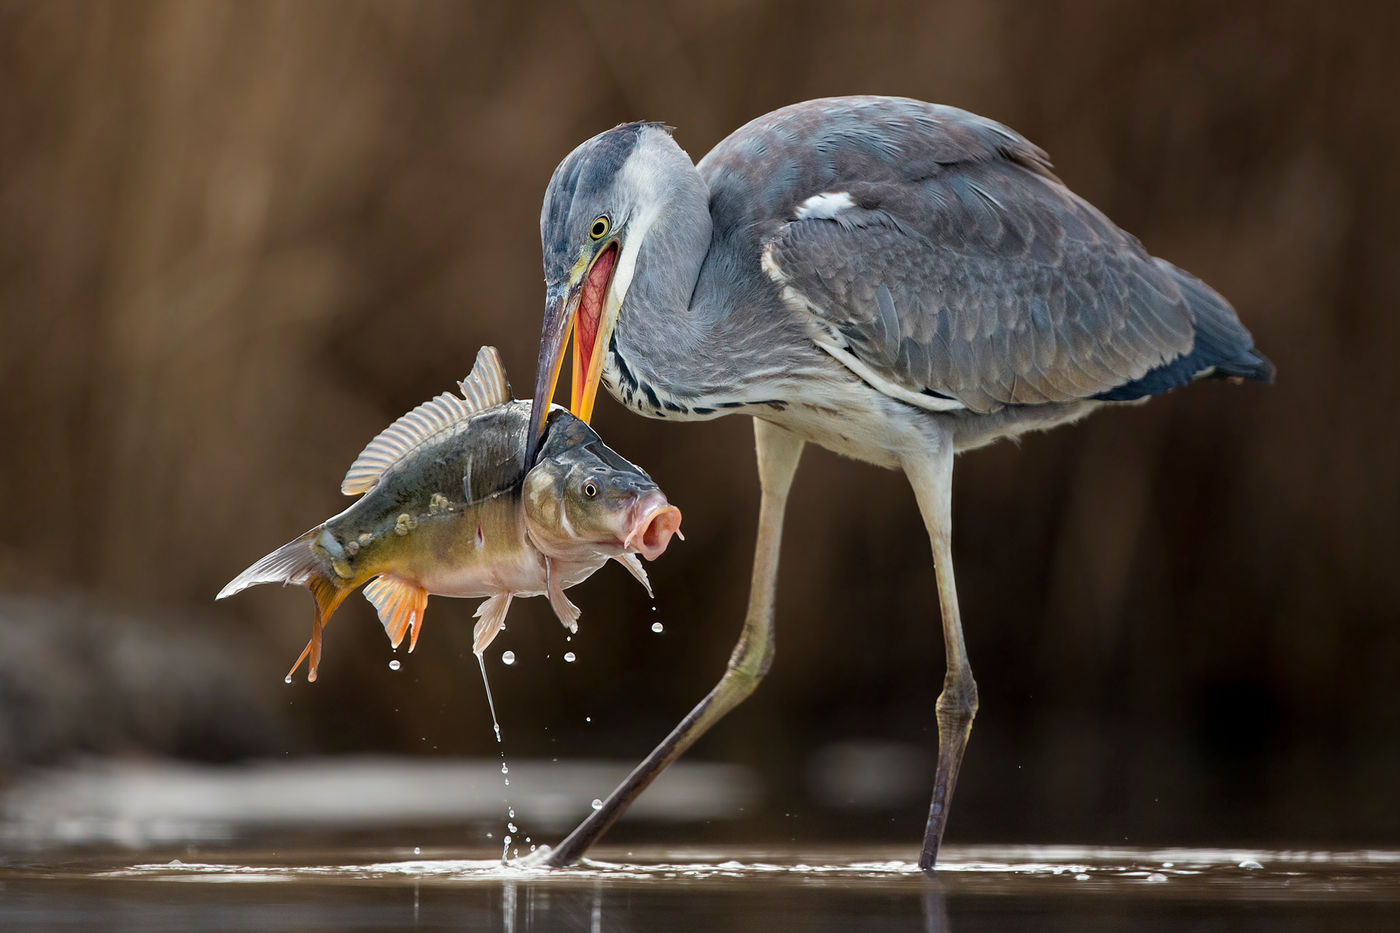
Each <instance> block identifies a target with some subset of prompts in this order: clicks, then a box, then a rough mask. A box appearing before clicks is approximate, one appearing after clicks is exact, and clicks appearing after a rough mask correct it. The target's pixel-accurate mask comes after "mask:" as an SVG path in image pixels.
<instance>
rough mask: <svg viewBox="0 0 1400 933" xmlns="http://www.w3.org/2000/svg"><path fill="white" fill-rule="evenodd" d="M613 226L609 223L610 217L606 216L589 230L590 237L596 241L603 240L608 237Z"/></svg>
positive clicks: (594, 223) (594, 222)
mask: <svg viewBox="0 0 1400 933" xmlns="http://www.w3.org/2000/svg"><path fill="white" fill-rule="evenodd" d="M610 226H612V225H611V224H610V223H608V216H607V215H606V214H604V215H603V216H601V217H599V218H598V219H597V220H595V221H593V226H592V227H589V228H588V235H589V236H590V237H592V238H593V239H595V240H601V239H602V238H603V237H605V236H607V235H608V228H609V227H610Z"/></svg>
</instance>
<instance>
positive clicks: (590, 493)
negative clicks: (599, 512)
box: [583, 480, 598, 499]
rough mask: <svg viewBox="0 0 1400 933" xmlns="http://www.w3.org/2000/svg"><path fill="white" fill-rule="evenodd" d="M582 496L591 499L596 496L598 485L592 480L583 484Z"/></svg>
mask: <svg viewBox="0 0 1400 933" xmlns="http://www.w3.org/2000/svg"><path fill="white" fill-rule="evenodd" d="M583 494H584V495H585V496H587V497H588V498H590V499H592V498H593V497H594V496H596V495H598V484H597V483H595V482H593V480H589V481H588V482H586V483H584V484H583Z"/></svg>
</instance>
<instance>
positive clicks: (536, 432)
mask: <svg viewBox="0 0 1400 933" xmlns="http://www.w3.org/2000/svg"><path fill="white" fill-rule="evenodd" d="M618 252H619V245H618V243H617V241H615V240H614V241H611V242H609V243H607V244H605V245H604V246H603V248H602V249H599V250H598V251H596V252H595V253H594V254H593V255H592V257H591V259H590V257H587V256H585V257H583V258H581V259H580V260H579V261H578V263H577V264H576V265H575V266H574V269H573V272H572V274H571V275H570V276H569V280H568V282H567V283H562V284H559V285H554V286H551V287H550V289H549V293H548V295H547V297H546V299H545V308H544V327H543V329H542V330H541V332H540V356H539V361H538V363H537V364H536V369H535V398H534V403H533V405H532V406H531V409H530V433H529V437H530V443H529V450H528V452H527V457H526V463H529V464H533V463H534V458H535V453H536V451H537V449H538V447H539V438H540V432H541V429H542V428H543V426H544V420H545V416H546V415H547V414H548V413H549V405H550V402H551V401H552V400H553V398H554V390H555V387H556V386H557V385H558V384H559V371H560V369H561V368H562V367H563V365H564V345H565V344H566V343H568V340H569V336H570V334H572V335H573V338H574V352H573V392H572V395H571V397H570V403H569V410H570V411H571V412H572V413H573V414H575V415H577V416H578V417H579V418H581V419H583V421H584V423H587V422H588V421H589V420H590V419H592V417H593V404H594V402H595V401H596V400H597V397H598V383H599V382H600V381H601V380H602V378H603V353H604V349H605V348H606V347H607V345H608V341H609V340H610V339H611V338H612V329H613V324H614V323H615V322H616V320H617V311H618V303H617V302H615V301H611V300H609V298H610V286H611V284H612V275H613V269H614V268H615V267H616V266H617V257H618Z"/></svg>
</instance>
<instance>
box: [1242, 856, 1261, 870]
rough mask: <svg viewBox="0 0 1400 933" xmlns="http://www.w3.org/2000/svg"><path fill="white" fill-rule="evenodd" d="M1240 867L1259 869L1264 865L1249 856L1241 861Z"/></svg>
mask: <svg viewBox="0 0 1400 933" xmlns="http://www.w3.org/2000/svg"><path fill="white" fill-rule="evenodd" d="M1240 867H1241V868H1243V869H1244V870H1245V871H1258V870H1259V869H1261V868H1263V867H1264V866H1263V865H1260V864H1259V863H1258V862H1256V861H1255V860H1254V859H1252V858H1247V859H1245V860H1244V861H1243V862H1240Z"/></svg>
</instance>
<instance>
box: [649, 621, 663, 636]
mask: <svg viewBox="0 0 1400 933" xmlns="http://www.w3.org/2000/svg"><path fill="white" fill-rule="evenodd" d="M651 630H652V631H653V632H655V633H656V634H658V635H660V634H661V633H662V632H664V631H666V626H664V625H662V624H661V623H660V622H653V623H651Z"/></svg>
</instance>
